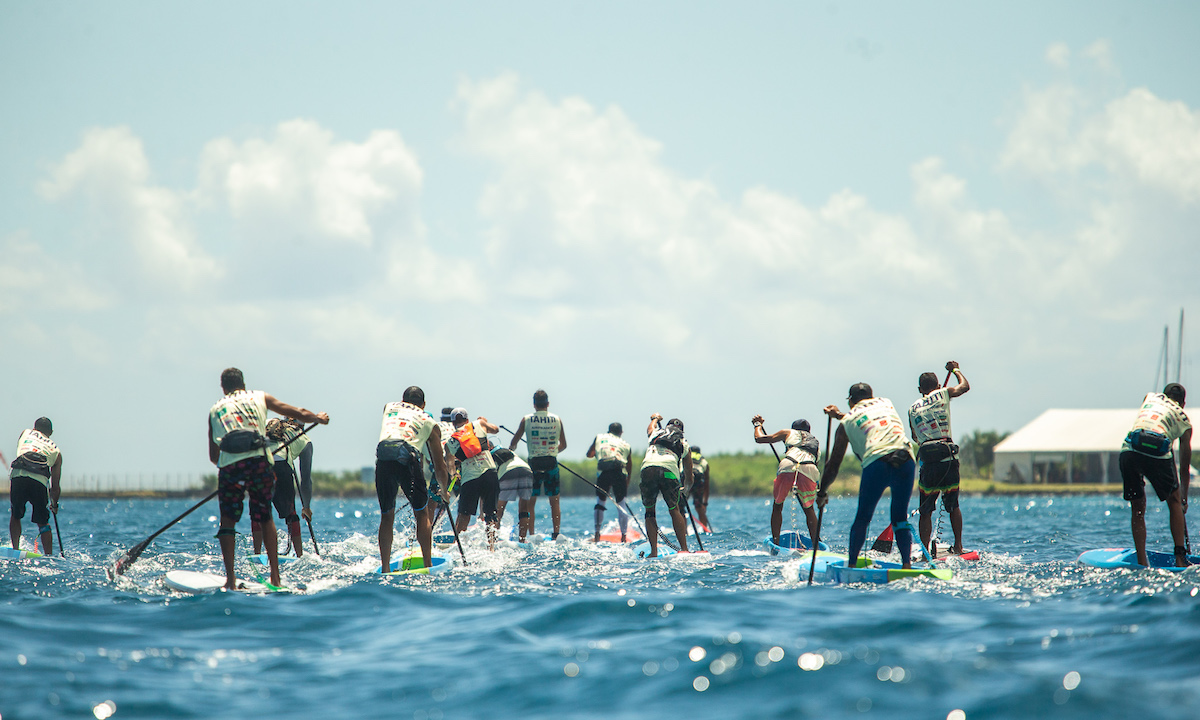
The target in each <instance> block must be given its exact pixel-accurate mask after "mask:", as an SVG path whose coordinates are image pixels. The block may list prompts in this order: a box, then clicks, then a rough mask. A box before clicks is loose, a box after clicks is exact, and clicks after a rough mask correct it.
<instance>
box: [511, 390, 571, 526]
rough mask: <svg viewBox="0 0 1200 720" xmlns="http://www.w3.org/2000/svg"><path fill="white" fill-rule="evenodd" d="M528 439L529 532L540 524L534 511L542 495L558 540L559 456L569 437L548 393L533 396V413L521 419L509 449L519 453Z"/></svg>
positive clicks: (539, 392) (542, 392) (560, 518)
mask: <svg viewBox="0 0 1200 720" xmlns="http://www.w3.org/2000/svg"><path fill="white" fill-rule="evenodd" d="M524 435H528V436H529V437H527V438H526V440H525V444H526V445H528V446H529V467H530V468H531V469H532V470H533V496H532V497H531V498H530V500H529V532H530V533H531V534H532V533H533V528H534V525H535V523H536V521H537V515H536V513H535V508H536V506H537V499H538V496H539V495H541V494H542V493H545V494H546V497H547V498H549V499H550V521H551V524H552V525H553V526H554V532H553V534H552V535H551V536H550V538H551V539H553V540H557V539H558V531H559V525H560V524H561V522H562V513H561V512H560V511H559V496H558V494H559V488H560V480H559V474H558V454H559V453H561V452H562V451H563V450H566V449H567V434H566V431H565V430H564V429H563V423H562V419H561V418H559V417H558V416H557V415H555V414H554V413H552V412H550V396H549V395H548V394H547V393H546V391H545V390H538V391H537V392H535V393H534V394H533V412H531V413H530V414H528V415H526V416H525V417H523V418H521V424H520V425H518V426H517V431H516V432H515V433H513V438H512V442H510V443H509V444H508V449H509V450H512V451H514V452H516V449H517V446H518V445H520V444H521V437H522V436H524Z"/></svg>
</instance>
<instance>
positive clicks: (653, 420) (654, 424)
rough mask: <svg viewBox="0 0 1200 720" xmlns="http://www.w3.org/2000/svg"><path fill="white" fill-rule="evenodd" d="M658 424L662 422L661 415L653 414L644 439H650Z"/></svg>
mask: <svg viewBox="0 0 1200 720" xmlns="http://www.w3.org/2000/svg"><path fill="white" fill-rule="evenodd" d="M660 422H662V415H659V414H658V413H654V414H653V415H651V416H650V424H649V425H647V426H646V437H650V436H651V435H653V434H654V431H655V430H657V429H658V424H659V423H660Z"/></svg>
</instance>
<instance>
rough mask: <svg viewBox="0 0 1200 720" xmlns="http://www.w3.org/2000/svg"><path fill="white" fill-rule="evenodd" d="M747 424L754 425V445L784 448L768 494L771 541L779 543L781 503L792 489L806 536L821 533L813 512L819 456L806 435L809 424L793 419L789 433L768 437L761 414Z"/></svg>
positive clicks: (815, 443)
mask: <svg viewBox="0 0 1200 720" xmlns="http://www.w3.org/2000/svg"><path fill="white" fill-rule="evenodd" d="M751 422H753V423H754V442H756V443H767V444H770V443H776V442H782V443H783V446H784V448H785V451H784V453H783V457H782V458H780V459H779V467H778V469H777V470H776V471H775V487H774V491H773V492H772V496H773V498H774V503H773V504H772V505H771V542H773V543H775V544H776V545H778V544H779V531H780V530H781V529H782V528H783V504H784V503H786V502H787V498H788V494H789V493H791V492H792V488H795V490H796V499H797V500H799V501H800V507H801V508H803V509H804V519H805V521H807V523H808V536H809V537H810V538H816V537H818V536H819V535H820V532H821V531H820V528H818V527H817V513H816V512H815V511H814V510H813V503H814V501H815V500H816V497H817V458H818V457H819V456H820V445H821V443H820V441H818V440H817V438H816V436H815V435H813V434H812V432H810V431H811V430H812V425H811V424H810V423H809V422H808V421H807V420H797V421H795V422H794V423H792V427H791V429H790V430H779V431H777V432H774V433H771V434H770V435H768V434H767V431H766V430H764V429H763V418H762V415H755V416H754V419H753V420H752V421H751ZM814 542H815V540H814Z"/></svg>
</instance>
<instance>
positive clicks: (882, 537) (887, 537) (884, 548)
mask: <svg viewBox="0 0 1200 720" xmlns="http://www.w3.org/2000/svg"><path fill="white" fill-rule="evenodd" d="M871 550H872V551H874V552H878V553H883V554H884V555H886V554H888V553H890V552H891V551H892V526H891V525H888V526H887V527H885V528H884V529H883V532H881V533H879V537H878V538H876V539H875V544H874V545H872V546H871Z"/></svg>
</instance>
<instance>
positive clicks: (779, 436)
mask: <svg viewBox="0 0 1200 720" xmlns="http://www.w3.org/2000/svg"><path fill="white" fill-rule="evenodd" d="M751 422H752V423H754V442H756V443H760V444H761V443H766V444H771V443H777V442H782V441H783V439H784V438H786V437H787V436H788V431H787V430H780V431H778V432H773V433H771V434H770V435H768V434H767V431H766V430H765V429H763V418H762V415H755V416H754V419H753V420H751Z"/></svg>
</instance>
